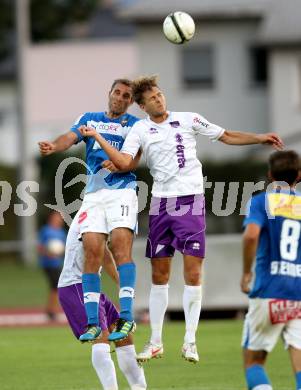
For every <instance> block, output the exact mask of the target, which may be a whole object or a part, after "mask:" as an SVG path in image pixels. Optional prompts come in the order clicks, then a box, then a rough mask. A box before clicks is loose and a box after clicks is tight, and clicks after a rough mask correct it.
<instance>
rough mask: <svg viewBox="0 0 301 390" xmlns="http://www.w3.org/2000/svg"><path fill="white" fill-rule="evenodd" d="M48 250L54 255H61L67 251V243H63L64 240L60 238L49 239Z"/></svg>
mask: <svg viewBox="0 0 301 390" xmlns="http://www.w3.org/2000/svg"><path fill="white" fill-rule="evenodd" d="M47 251H48V252H49V253H50V254H51V255H52V256H57V257H61V256H63V254H64V252H65V244H64V243H63V241H61V240H58V239H52V240H49V241H48V243H47Z"/></svg>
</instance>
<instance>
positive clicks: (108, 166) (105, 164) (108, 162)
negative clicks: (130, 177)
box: [102, 160, 119, 172]
mask: <svg viewBox="0 0 301 390" xmlns="http://www.w3.org/2000/svg"><path fill="white" fill-rule="evenodd" d="M102 167H103V168H105V169H108V170H109V171H111V172H118V171H119V169H117V168H116V167H115V165H114V164H113V163H112V161H111V160H105V161H104V162H103V163H102Z"/></svg>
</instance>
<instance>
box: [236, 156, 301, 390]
mask: <svg viewBox="0 0 301 390" xmlns="http://www.w3.org/2000/svg"><path fill="white" fill-rule="evenodd" d="M299 173H300V159H299V156H298V154H297V153H295V152H294V151H282V152H275V153H273V154H272V155H271V156H270V159H269V176H270V178H271V180H272V183H271V185H270V188H269V189H268V190H267V191H266V192H262V193H260V194H259V195H255V196H254V197H253V198H252V199H251V202H250V208H249V211H248V215H247V216H246V218H245V221H244V226H245V232H244V236H243V275H242V279H241V289H242V291H243V292H244V293H248V294H249V298H250V300H249V310H248V313H247V315H246V319H245V323H244V331H243V340H242V346H243V355H244V367H245V375H246V381H247V385H248V389H249V390H272V386H271V384H270V380H269V378H268V376H267V374H266V372H265V369H264V364H265V361H266V358H267V355H268V353H269V352H271V350H272V349H273V347H274V346H275V344H276V342H277V340H278V338H279V337H280V336H282V338H283V340H284V342H285V345H286V347H287V348H288V350H289V353H290V357H291V361H292V366H293V369H294V372H295V375H296V389H297V390H301V235H300V233H301V193H299V192H296V188H295V187H296V183H297V180H298V177H299ZM254 258H256V263H255V274H256V277H255V280H254V284H253V287H252V288H251V290H250V288H249V284H250V282H251V281H252V277H253V274H252V264H253V261H254Z"/></svg>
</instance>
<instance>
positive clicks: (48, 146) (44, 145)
mask: <svg viewBox="0 0 301 390" xmlns="http://www.w3.org/2000/svg"><path fill="white" fill-rule="evenodd" d="M38 144H39V149H40V153H41V156H49V155H50V154H52V153H54V152H55V151H56V146H55V144H54V143H53V142H49V141H42V142H39V143H38Z"/></svg>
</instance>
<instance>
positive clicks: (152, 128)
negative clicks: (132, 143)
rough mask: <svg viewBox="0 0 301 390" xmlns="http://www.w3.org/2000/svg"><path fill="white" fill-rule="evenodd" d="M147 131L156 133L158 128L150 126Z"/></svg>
mask: <svg viewBox="0 0 301 390" xmlns="http://www.w3.org/2000/svg"><path fill="white" fill-rule="evenodd" d="M149 133H150V134H157V133H158V130H157V129H155V128H154V127H151V128H150V129H149Z"/></svg>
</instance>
